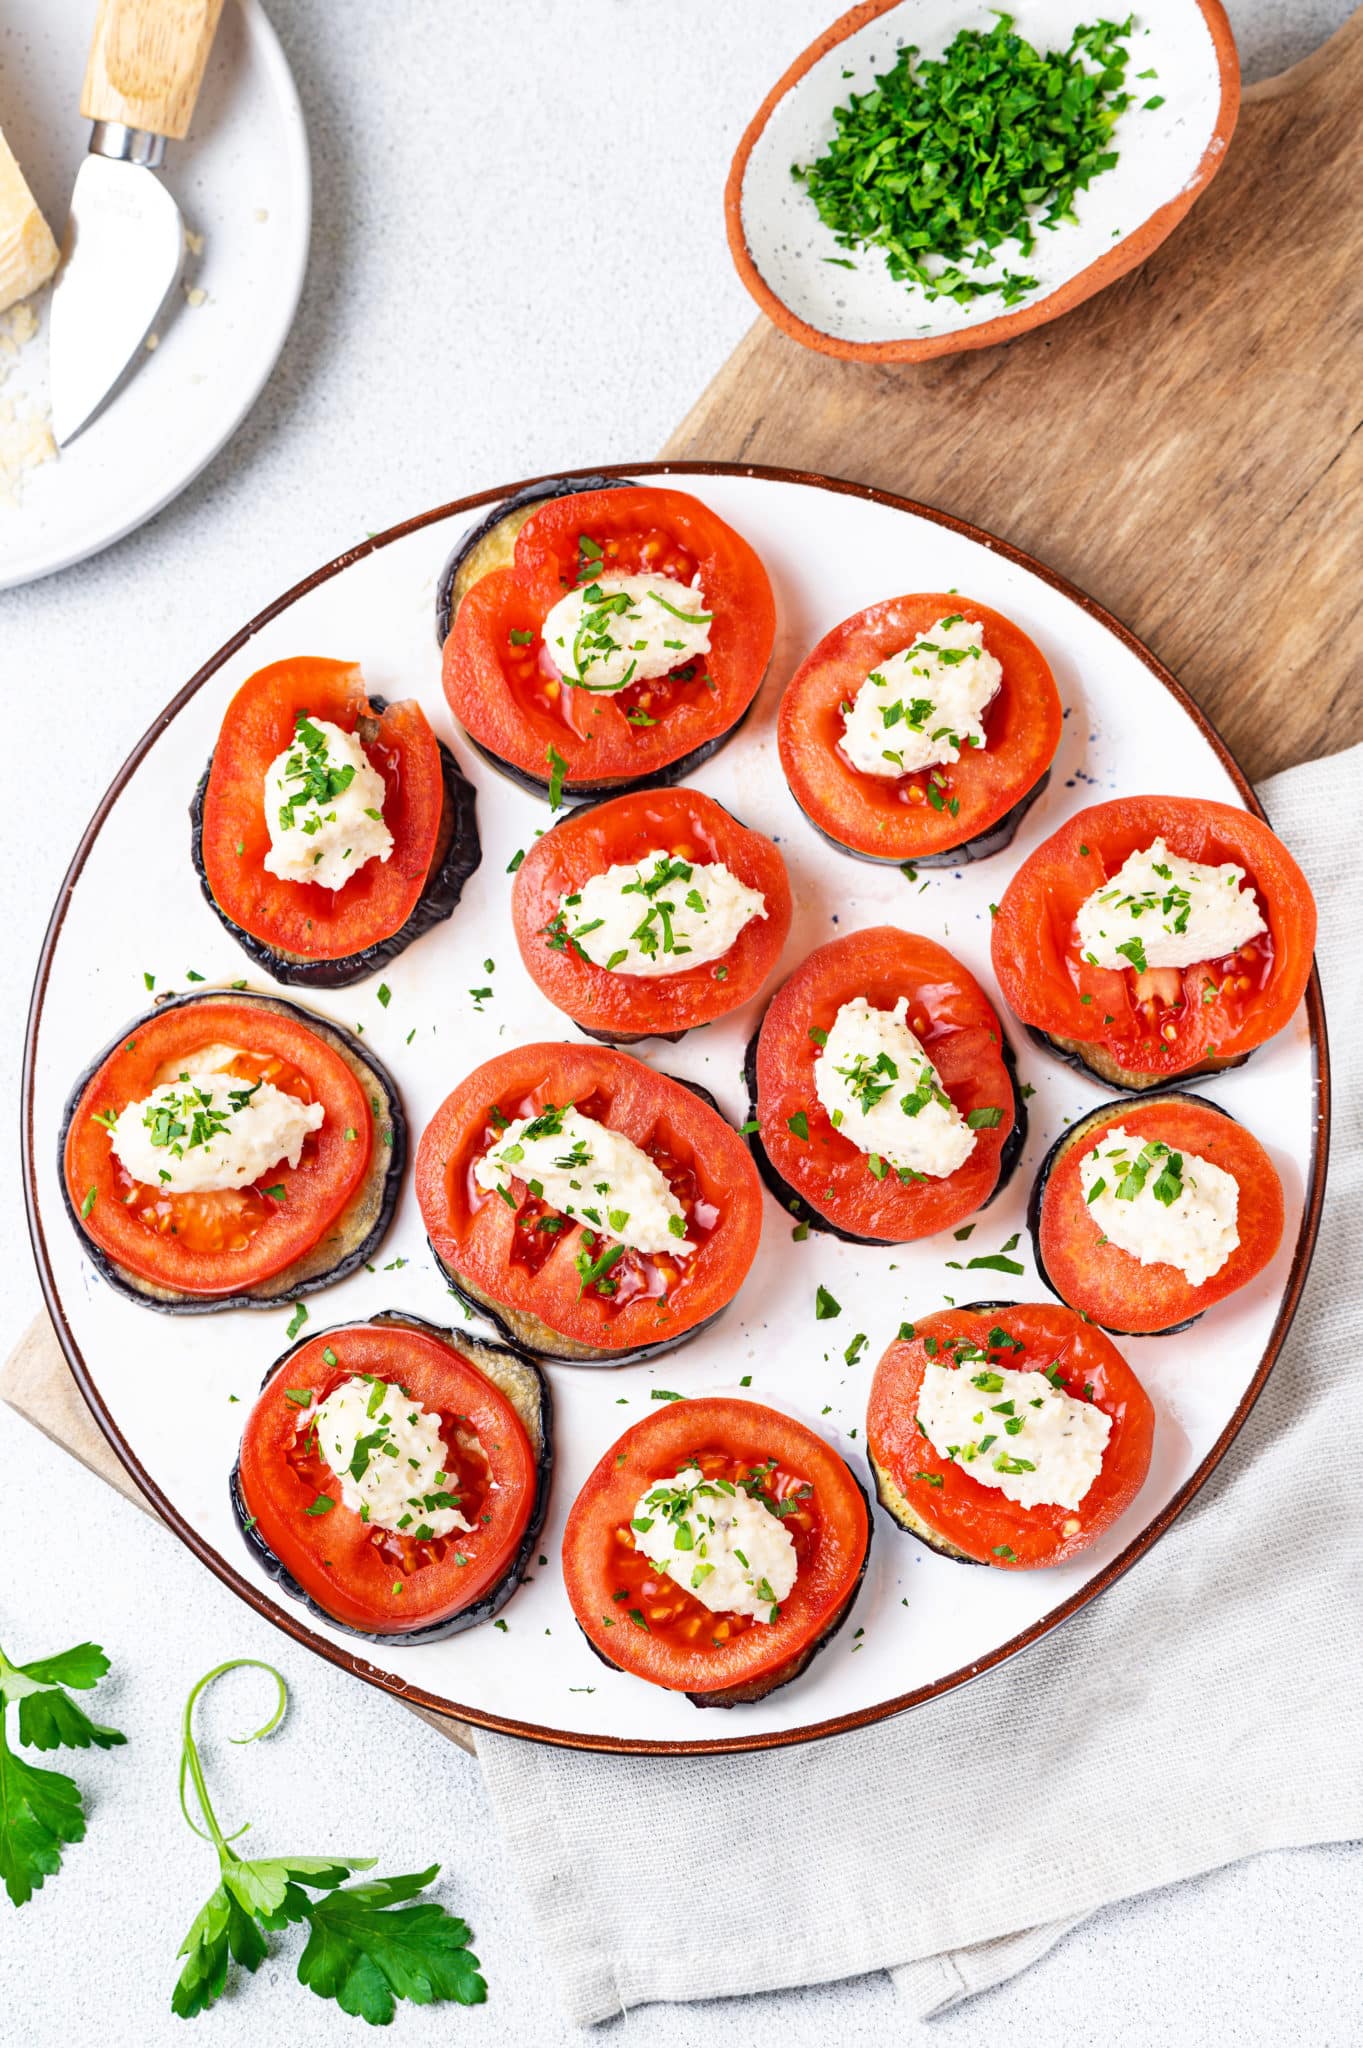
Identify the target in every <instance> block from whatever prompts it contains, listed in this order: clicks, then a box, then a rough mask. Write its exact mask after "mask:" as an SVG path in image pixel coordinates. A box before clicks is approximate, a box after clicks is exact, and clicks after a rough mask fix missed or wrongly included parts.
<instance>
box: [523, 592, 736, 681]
mask: <svg viewBox="0 0 1363 2048" xmlns="http://www.w3.org/2000/svg"><path fill="white" fill-rule="evenodd" d="M712 617H713V614H712V613H710V612H708V611H707V610H706V609H705V598H704V595H703V593H702V591H701V587H700V580H699V578H697V580H696V581H695V582H694V583H678V582H676V581H675V579H674V578H673V577H671V576H598V577H596V578H595V579H594V581H592V582H590V583H587V584H585V585H583V586H582V587H581V588H579V589H577V590H570V591H569V592H568V595H567V596H566V597H561V598H560V599H559V601H558V603H557V604H556V605H554V606H553V607H552V609H551V610H550V612H549V614H548V617H547V618H546V619H545V621H544V628H543V632H544V646H545V651H546V653H547V654H548V656H549V659H550V661H552V663H553V664H554V667H555V668H556V669H557V670H558V672H559V674H560V675H561V676H562V677H563V679H564V681H565V682H568V683H575V684H577V685H578V686H579V687H580V688H582V689H585V690H599V691H602V692H604V693H607V694H609V693H610V692H611V691H613V690H623V689H625V688H626V687H627V686H628V685H629V684H630V683H639V682H644V681H647V680H648V678H650V677H652V676H665V675H670V674H671V672H672V670H673V669H674V668H679V667H680V666H681V665H682V664H683V663H684V662H687V661H690V660H691V658H692V656H693V655H700V654H708V653H709V651H710V622H711V619H712Z"/></svg>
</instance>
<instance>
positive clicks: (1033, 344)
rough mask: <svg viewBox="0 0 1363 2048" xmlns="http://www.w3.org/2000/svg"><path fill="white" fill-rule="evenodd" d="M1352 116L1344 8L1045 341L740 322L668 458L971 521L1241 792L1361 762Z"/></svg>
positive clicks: (1356, 21) (1358, 76)
mask: <svg viewBox="0 0 1363 2048" xmlns="http://www.w3.org/2000/svg"><path fill="white" fill-rule="evenodd" d="M1360 107H1363V9H1361V10H1360V11H1359V12H1358V13H1356V14H1354V15H1353V16H1352V17H1351V18H1350V20H1349V21H1348V22H1346V23H1345V25H1344V27H1343V28H1341V29H1340V30H1339V31H1338V32H1337V33H1336V34H1335V35H1334V36H1333V37H1332V38H1331V40H1330V41H1329V42H1328V43H1327V44H1325V46H1324V47H1323V48H1322V49H1320V50H1318V51H1316V52H1315V53H1314V55H1313V56H1311V57H1310V58H1308V59H1307V60H1306V61H1305V62H1303V63H1301V64H1299V65H1297V66H1295V67H1294V68H1293V69H1292V70H1291V71H1288V72H1285V73H1284V74H1283V75H1282V76H1281V77H1280V78H1276V79H1272V80H1269V81H1267V82H1265V83H1263V84H1261V85H1257V86H1253V87H1251V88H1250V90H1249V91H1248V92H1247V93H1246V95H1245V101H1244V104H1243V107H1242V110H1241V114H1240V122H1239V126H1238V128H1237V130H1236V133H1235V135H1234V137H1233V139H1232V142H1231V146H1230V152H1229V155H1228V157H1227V160H1226V163H1225V166H1224V167H1223V169H1222V171H1221V173H1220V175H1219V176H1218V177H1217V178H1215V179H1214V180H1213V182H1212V184H1211V186H1210V187H1209V189H1208V190H1207V191H1206V192H1205V193H1204V194H1203V196H1202V198H1201V199H1200V200H1199V201H1198V203H1197V205H1196V206H1195V207H1194V208H1193V210H1192V212H1191V213H1190V214H1189V215H1188V217H1187V219H1186V220H1185V221H1184V222H1183V223H1182V224H1181V226H1179V227H1178V228H1176V229H1175V231H1174V233H1173V234H1172V235H1171V236H1170V237H1169V239H1168V241H1167V242H1165V243H1163V244H1162V245H1161V247H1160V248H1158V249H1157V250H1156V251H1155V252H1154V254H1153V255H1152V256H1151V257H1150V258H1149V259H1148V261H1147V262H1146V263H1145V264H1143V265H1142V267H1141V268H1140V269H1139V270H1135V271H1132V272H1131V273H1130V274H1129V275H1128V276H1127V277H1124V278H1122V279H1120V280H1119V281H1118V283H1116V284H1115V285H1112V286H1110V287H1109V288H1108V290H1107V291H1105V292H1100V293H1099V295H1098V296H1097V297H1096V298H1093V299H1089V300H1088V301H1086V303H1085V304H1084V305H1082V306H1079V307H1077V308H1076V309H1075V311H1074V312H1072V313H1068V314H1066V315H1065V316H1064V318H1063V319H1060V320H1055V321H1052V322H1051V323H1050V325H1049V326H1044V327H1038V328H1034V329H1032V331H1031V332H1030V333H1028V334H1025V335H1022V336H1020V337H1019V338H1018V339H1017V340H1016V341H1012V342H1008V343H1005V344H1004V345H1003V346H1002V347H1000V348H993V349H981V350H979V351H978V352H971V353H969V354H966V355H959V356H948V357H943V358H940V359H938V360H937V361H934V362H931V363H887V364H868V363H845V362H840V361H837V360H835V359H833V358H830V357H827V356H822V355H816V354H814V353H813V351H812V350H809V349H804V348H801V347H800V345H799V344H798V343H797V342H794V341H791V340H789V339H788V338H787V337H786V336H785V335H783V334H781V333H780V332H779V331H778V329H776V328H775V327H773V326H771V325H770V324H769V323H768V322H767V321H766V320H759V321H758V323H757V325H756V326H755V327H753V328H752V330H751V331H750V333H749V334H748V335H747V337H746V338H745V340H744V341H743V342H742V343H741V344H740V345H739V347H738V348H737V349H736V351H735V352H734V354H733V355H732V356H731V357H730V359H729V361H728V362H727V363H726V364H725V366H724V368H723V369H722V370H721V371H720V373H719V375H718V376H717V377H716V378H715V380H714V382H713V383H712V384H711V385H710V387H709V389H708V390H707V391H706V392H705V393H704V395H703V396H702V397H701V399H700V400H699V402H698V403H697V405H696V406H695V407H694V408H693V410H692V411H691V413H690V414H689V415H688V417H687V418H686V419H685V420H684V421H683V422H682V424H681V426H680V427H679V428H678V429H677V431H676V433H675V434H674V435H673V436H672V438H671V440H670V441H669V442H668V444H667V447H666V450H665V451H664V452H665V453H666V454H668V455H675V456H693V457H708V458H710V459H711V460H723V461H729V462H754V463H769V464H774V465H779V466H784V467H787V468H790V467H797V466H798V467H800V468H804V469H811V470H819V471H822V472H823V473H824V474H826V475H832V476H837V477H851V478H855V479H856V480H857V481H858V482H860V483H867V484H875V485H878V486H879V487H880V488H881V489H883V490H891V491H897V492H900V493H902V494H903V495H904V496H905V497H909V498H917V499H920V500H922V501H923V502H924V503H926V504H929V505H934V506H938V507H940V508H941V509H942V510H944V511H947V512H951V513H954V514H955V515H956V517H957V518H960V519H967V520H970V521H972V522H973V523H974V524H976V525H978V526H982V527H985V528H986V529H987V530H988V531H989V532H991V533H996V534H1000V535H1002V536H1003V538H1005V539H1006V540H1010V541H1012V542H1013V543H1014V545H1015V546H1018V547H1021V548H1025V549H1027V551H1028V552H1029V553H1031V554H1034V555H1036V556H1037V557H1038V558H1039V559H1040V560H1041V561H1043V562H1045V563H1046V564H1047V565H1048V566H1049V567H1050V568H1052V569H1055V570H1057V571H1058V572H1059V573H1060V574H1061V575H1063V576H1068V577H1069V578H1070V579H1071V581H1073V582H1074V583H1077V584H1078V585H1079V587H1080V589H1081V590H1085V591H1087V592H1088V594H1089V595H1090V596H1091V597H1094V598H1096V599H1097V600H1098V602H1099V603H1100V604H1104V605H1106V606H1107V607H1108V609H1109V610H1110V611H1113V612H1115V613H1116V615H1117V617H1118V618H1119V619H1121V620H1122V621H1123V623H1124V624H1126V625H1127V626H1129V627H1130V628H1131V629H1132V631H1133V632H1135V633H1136V634H1138V635H1139V637H1140V638H1141V639H1142V640H1144V641H1145V642H1146V644H1147V645H1148V646H1149V647H1151V648H1152V649H1153V651H1154V652H1155V653H1156V654H1157V655H1159V656H1160V658H1161V659H1162V660H1163V661H1164V662H1165V663H1166V664H1167V665H1168V666H1169V667H1170V668H1171V669H1172V670H1173V671H1174V674H1175V675H1176V676H1177V677H1178V678H1179V680H1180V681H1181V682H1182V683H1183V684H1184V685H1185V686H1186V687H1187V688H1188V690H1190V691H1191V693H1192V695H1193V696H1194V697H1196V698H1197V700H1198V702H1199V703H1200V704H1201V705H1202V706H1203V707H1204V709H1205V710H1206V711H1207V712H1208V713H1209V714H1210V715H1211V717H1212V718H1213V720H1214V721H1215V723H1216V724H1217V725H1218V726H1219V727H1220V729H1221V732H1222V733H1223V735H1224V736H1225V738H1226V739H1227V740H1228V741H1229V743H1230V746H1231V748H1232V750H1233V752H1234V753H1235V754H1236V756H1237V757H1238V759H1239V761H1240V765H1241V766H1242V767H1243V768H1244V770H1245V771H1246V773H1247V774H1248V775H1249V777H1250V778H1251V780H1253V781H1258V780H1260V779H1261V778H1262V777H1263V776H1265V775H1268V774H1271V773H1272V772H1273V771H1274V770H1275V769H1278V768H1287V767H1290V766H1292V765H1293V764H1294V763H1295V762H1297V761H1304V760H1308V759H1310V758H1311V757H1312V756H1314V755H1318V754H1327V753H1334V752H1336V751H1337V750H1338V749H1339V748H1341V747H1344V746H1347V745H1348V744H1350V742H1352V741H1354V740H1357V739H1360V738H1363V678H1360V676H1359V674H1358V653H1357V648H1358V626H1359V614H1360V608H1361V601H1363V576H1361V575H1360V572H1359V555H1360V541H1361V540H1363V518H1361V517H1360V512H1361V511H1363V433H1360V432H1359V431H1358V430H1359V427H1360V425H1363V212H1360V208H1359V204H1358V182H1359V176H1360V172H1363V140H1361V138H1363V125H1361V124H1360V117H1359V109H1360ZM903 587H904V588H905V589H906V590H912V589H913V588H914V587H915V585H914V571H913V563H912V561H911V560H910V561H906V562H905V564H904V580H903ZM1351 647H1352V649H1353V663H1352V673H1351V664H1350V649H1351Z"/></svg>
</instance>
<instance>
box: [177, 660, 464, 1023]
mask: <svg viewBox="0 0 1363 2048" xmlns="http://www.w3.org/2000/svg"><path fill="white" fill-rule="evenodd" d="M474 812H475V805H474V793H473V787H472V785H471V784H470V783H469V782H467V781H466V780H465V778H464V776H463V775H461V774H460V772H459V769H458V767H457V766H456V764H455V760H454V756H453V755H452V754H451V753H450V752H449V750H448V749H447V748H446V747H444V746H442V745H441V743H440V741H439V740H437V738H436V736H435V734H434V733H433V732H432V731H431V728H430V726H429V725H428V724H427V722H426V714H425V712H424V711H423V710H422V709H421V707H420V705H419V704H417V703H415V702H404V703H400V704H386V703H385V702H384V700H383V699H382V698H381V697H374V698H370V697H368V696H366V694H365V688H364V678H363V676H362V675H361V674H360V671H359V670H358V669H357V668H355V667H354V666H353V665H352V664H351V663H350V662H345V661H323V660H320V659H316V658H314V657H311V656H300V657H298V658H296V659H294V660H291V661H276V662H272V663H271V664H270V666H269V667H268V668H263V669H259V670H257V672H256V674H255V675H253V676H251V677H250V678H249V679H248V680H247V681H246V682H244V683H243V684H242V686H241V688H240V689H239V690H238V691H237V694H236V696H235V697H234V698H233V699H232V702H231V703H230V705H229V706H228V708H227V716H226V717H225V718H224V720H223V723H222V731H221V732H220V733H219V735H218V743H217V745H216V747H215V748H214V749H213V757H212V759H211V760H210V762H209V764H208V768H207V771H206V773H205V775H204V778H203V780H202V782H201V783H200V784H199V787H198V790H197V792H196V793H195V798H194V804H193V808H192V810H191V813H190V815H191V818H192V820H193V825H194V862H195V866H196V867H197V868H198V870H199V878H200V881H201V883H202V885H203V891H204V894H205V896H207V898H208V900H209V902H210V903H211V904H212V906H213V908H214V910H215V911H216V912H217V914H218V916H219V917H220V918H221V920H222V922H223V923H224V924H225V925H226V927H227V929H228V930H229V931H230V932H231V934H232V936H233V938H235V939H236V940H237V942H238V944H239V945H241V946H242V947H243V948H244V949H245V951H246V952H247V953H249V954H250V956H251V958H252V959H253V960H254V961H255V962H256V963H257V964H258V965H259V966H261V967H263V968H264V969H265V971H266V973H267V974H269V975H271V976H272V977H273V979H274V980H275V981H282V982H288V983H293V984H297V985H299V986H306V987H312V988H345V987H347V986H348V985H349V984H350V983H351V982H355V981H361V980H363V979H364V977H365V976H366V975H368V974H373V973H375V972H376V971H377V969H379V968H380V967H383V966H386V965H387V963H388V962H389V961H390V960H393V959H395V958H396V956H397V955H398V954H399V953H401V952H402V951H403V949H404V948H405V947H407V946H410V944H411V943H412V941H413V939H417V938H420V936H421V934H422V933H423V932H426V931H429V930H430V929H431V927H432V926H433V925H436V924H439V923H440V922H441V920H442V919H444V918H447V917H449V916H450V914H451V912H452V911H453V910H454V907H455V905H456V904H457V903H458V901H459V897H460V893H461V891H462V889H463V886H464V884H465V882H466V881H467V880H468V878H469V876H470V875H471V874H472V873H473V871H474V869H475V868H476V867H477V865H478V862H479V860H480V858H481V853H480V849H479V844H478V826H477V822H476V819H475V814H474Z"/></svg>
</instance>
